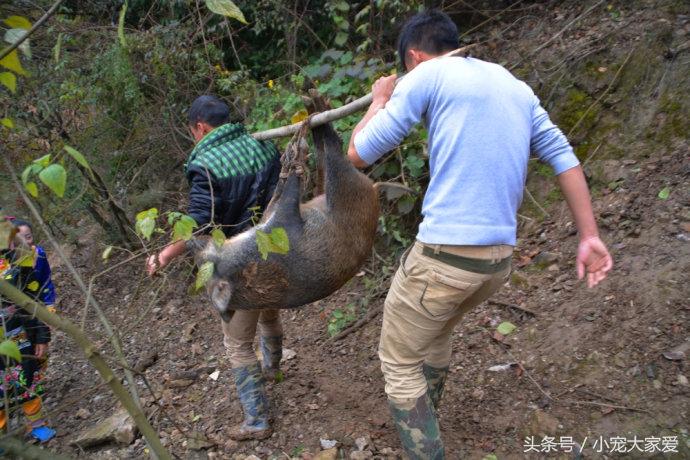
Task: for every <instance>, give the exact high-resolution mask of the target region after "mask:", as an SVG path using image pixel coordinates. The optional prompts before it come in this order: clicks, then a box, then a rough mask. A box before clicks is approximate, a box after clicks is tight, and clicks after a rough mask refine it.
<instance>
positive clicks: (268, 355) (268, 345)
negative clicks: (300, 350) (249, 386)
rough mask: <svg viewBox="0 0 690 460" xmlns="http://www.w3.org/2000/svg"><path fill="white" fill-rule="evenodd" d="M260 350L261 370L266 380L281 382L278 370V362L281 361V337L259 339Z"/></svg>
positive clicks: (262, 337) (281, 377)
mask: <svg viewBox="0 0 690 460" xmlns="http://www.w3.org/2000/svg"><path fill="white" fill-rule="evenodd" d="M259 349H260V350H261V356H262V359H261V370H262V372H263V374H264V377H266V380H269V381H271V382H281V381H282V380H283V373H282V372H281V370H280V360H281V359H283V336H282V335H277V336H274V337H265V336H263V335H262V336H261V337H259Z"/></svg>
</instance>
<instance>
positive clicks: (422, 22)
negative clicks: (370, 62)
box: [398, 10, 460, 70]
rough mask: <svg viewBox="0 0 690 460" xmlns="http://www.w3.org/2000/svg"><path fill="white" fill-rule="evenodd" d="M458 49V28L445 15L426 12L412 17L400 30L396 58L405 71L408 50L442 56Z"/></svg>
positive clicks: (435, 11) (432, 11) (434, 11)
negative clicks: (412, 49)
mask: <svg viewBox="0 0 690 460" xmlns="http://www.w3.org/2000/svg"><path fill="white" fill-rule="evenodd" d="M459 47H460V39H459V38H458V28H457V26H456V25H455V23H454V22H453V20H452V19H451V18H450V17H448V15H447V14H446V13H443V12H441V11H438V10H427V11H423V12H421V13H418V14H416V15H414V16H412V17H411V18H410V19H408V20H407V22H406V23H405V24H404V25H403V26H402V29H400V35H399V36H398V57H399V58H400V63H401V66H402V69H403V70H404V69H405V57H406V55H407V51H408V50H410V48H414V49H417V50H420V51H424V52H426V53H429V54H442V53H444V52H447V51H453V50H454V49H457V48H459Z"/></svg>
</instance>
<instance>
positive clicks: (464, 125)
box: [348, 10, 613, 459]
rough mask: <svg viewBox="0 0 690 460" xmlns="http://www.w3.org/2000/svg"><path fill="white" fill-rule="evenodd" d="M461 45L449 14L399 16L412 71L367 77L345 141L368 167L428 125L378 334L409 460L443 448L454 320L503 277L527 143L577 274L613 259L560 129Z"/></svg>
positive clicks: (591, 275)
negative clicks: (414, 212) (542, 167)
mask: <svg viewBox="0 0 690 460" xmlns="http://www.w3.org/2000/svg"><path fill="white" fill-rule="evenodd" d="M459 46H460V44H459V40H458V30H457V27H456V26H455V24H454V23H453V21H452V20H451V19H450V18H449V17H448V16H447V15H446V14H444V13H441V12H439V11H433V10H432V11H425V12H422V13H419V14H417V15H415V16H414V17H412V18H411V19H410V20H409V21H408V22H406V23H405V25H404V26H403V27H402V29H401V32H400V35H399V37H398V58H399V59H400V61H401V64H402V67H403V68H404V69H405V70H406V71H407V73H406V74H405V76H404V77H403V78H402V79H400V81H399V82H398V83H397V84H396V79H397V77H396V76H395V75H392V76H389V77H383V78H381V79H379V80H377V81H376V83H374V86H373V88H372V103H371V105H370V107H369V109H368V111H367V113H366V114H365V115H364V117H363V118H362V120H361V121H360V122H359V123H358V125H357V126H356V127H355V129H354V132H353V135H352V137H351V141H350V147H349V150H348V156H349V158H350V160H351V161H352V163H353V164H354V165H355V166H357V167H365V166H367V165H370V164H372V163H374V162H375V161H376V160H378V159H379V158H381V157H382V156H383V155H384V154H385V153H386V152H387V151H390V150H392V149H393V148H395V147H397V146H398V145H399V143H400V142H401V141H402V139H403V138H404V137H405V136H406V135H407V133H408V132H409V131H410V129H411V128H412V127H413V126H414V125H416V124H418V123H420V122H422V121H423V123H424V125H425V126H426V128H427V130H428V133H429V136H428V138H429V169H430V178H429V186H428V188H427V191H426V194H425V196H424V202H423V204H422V215H423V220H422V222H421V224H420V226H419V232H418V234H417V241H416V242H415V243H414V244H413V245H412V247H410V248H409V249H408V250H407V252H406V253H405V254H404V255H403V257H402V259H401V261H400V267H399V268H398V271H397V272H396V274H395V277H394V278H393V282H392V284H391V287H390V290H389V291H388V296H387V297H386V301H385V303H384V310H383V325H382V327H381V339H380V342H379V358H380V359H381V370H382V372H383V376H384V380H385V382H386V385H385V391H386V394H387V396H388V402H389V406H390V411H391V415H392V417H393V420H394V421H395V425H396V427H397V429H398V433H399V436H400V440H401V443H402V446H403V448H404V450H405V452H406V454H407V455H408V457H409V458H411V459H442V458H444V456H445V451H444V447H443V442H442V440H441V436H440V430H439V424H438V419H437V415H436V411H437V409H438V407H439V404H440V400H441V396H442V394H443V387H444V383H445V381H446V378H447V376H448V367H449V364H450V359H451V338H452V333H453V329H454V327H455V326H456V325H457V324H458V322H459V321H460V320H461V319H462V317H463V315H464V314H465V313H466V312H468V311H470V310H471V309H472V308H474V307H475V306H477V305H479V304H480V303H482V302H483V301H485V300H486V299H488V298H489V297H490V296H491V295H492V294H493V293H494V292H496V291H497V290H498V289H499V288H500V287H501V285H503V284H504V283H505V281H506V280H507V279H508V276H509V274H510V266H511V256H512V253H513V248H514V246H515V244H516V229H517V210H518V207H519V206H520V202H521V200H522V193H523V189H524V186H525V179H526V176H527V164H528V160H529V156H530V151H533V152H535V153H536V154H537V156H538V157H539V159H540V160H542V161H545V162H547V163H549V165H550V166H551V167H552V168H553V170H554V172H555V174H556V175H557V176H558V182H559V185H560V187H561V190H562V191H563V195H564V196H565V199H566V201H567V203H568V205H569V207H570V210H571V212H572V214H573V216H574V221H575V225H576V227H577V230H578V233H579V239H580V242H579V247H578V253H577V258H576V265H577V272H578V277H579V278H583V277H584V276H585V275H586V276H587V281H588V285H589V287H593V286H594V285H596V284H597V283H599V282H600V281H602V280H603V279H604V278H606V276H607V272H608V271H609V270H610V269H611V267H612V265H613V261H612V258H611V256H610V254H609V252H608V250H607V249H606V245H605V244H604V243H603V242H602V241H601V239H600V238H599V232H598V230H597V225H596V221H595V219H594V215H593V212H592V205H591V201H590V196H589V191H588V189H587V183H586V182H585V178H584V175H583V173H582V168H581V167H580V164H579V161H578V159H577V157H576V156H575V154H574V153H573V149H572V147H571V146H570V144H569V143H568V140H567V139H566V137H565V136H564V135H563V133H562V132H561V131H560V130H559V129H558V127H556V126H555V125H554V124H553V123H552V122H551V120H550V119H549V116H548V114H547V113H546V111H545V110H544V108H543V107H542V106H541V104H540V102H539V99H538V98H537V96H536V95H535V94H534V93H533V92H532V90H531V89H530V88H529V86H527V85H526V84H525V83H524V82H521V81H520V80H518V79H516V78H515V77H514V76H513V75H511V74H510V72H508V71H507V70H506V69H505V68H503V67H501V66H499V65H497V64H493V63H489V62H484V61H481V60H479V59H474V58H466V57H461V56H452V51H454V50H456V49H457V48H458V47H459Z"/></svg>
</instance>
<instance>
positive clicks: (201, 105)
mask: <svg viewBox="0 0 690 460" xmlns="http://www.w3.org/2000/svg"><path fill="white" fill-rule="evenodd" d="M229 120H230V107H228V105H227V104H226V103H225V102H223V101H221V100H220V99H218V98H217V97H215V96H210V95H204V96H199V97H197V98H196V100H195V101H194V102H193V103H192V106H191V107H190V108H189V114H188V115H187V121H188V123H189V125H190V126H193V125H195V124H196V123H198V122H204V123H208V124H209V125H211V126H213V127H214V128H215V127H217V126H220V125H224V124H225V123H227V122H228V121H229Z"/></svg>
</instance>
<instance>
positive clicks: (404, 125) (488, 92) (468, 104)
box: [354, 57, 579, 246]
mask: <svg viewBox="0 0 690 460" xmlns="http://www.w3.org/2000/svg"><path fill="white" fill-rule="evenodd" d="M422 119H423V120H424V124H425V125H426V127H427V129H428V132H429V167H430V181H429V186H428V188H427V191H426V195H425V196H424V202H423V205H422V215H423V220H422V223H421V224H420V226H419V233H418V235H417V239H418V240H420V241H422V242H423V243H428V244H451V245H494V244H508V245H512V246H514V245H515V241H516V228H517V211H518V208H519V206H520V202H521V201H522V191H523V188H524V185H525V179H526V176H527V162H528V159H529V155H530V150H533V151H534V152H535V153H536V154H537V156H538V157H539V158H540V159H541V160H542V161H545V162H548V163H549V164H550V165H551V167H552V168H553V169H554V172H555V173H556V174H560V173H562V172H564V171H566V170H568V169H570V168H573V167H575V166H577V165H578V164H579V162H578V159H577V157H576V156H575V154H574V153H573V149H572V147H571V146H570V144H569V143H568V140H567V139H566V137H565V136H564V135H563V133H562V132H561V131H560V130H559V129H558V127H556V126H555V125H554V124H553V123H552V122H551V120H550V119H549V116H548V114H547V113H546V111H545V110H544V109H543V108H542V106H541V104H540V102H539V99H538V98H537V97H536V96H535V95H534V92H533V91H532V90H531V89H530V87H529V86H527V85H526V84H525V83H523V82H522V81H520V80H518V79H516V78H515V77H513V76H512V75H511V74H510V72H508V71H507V70H506V69H504V68H503V67H501V66H499V65H497V64H492V63H488V62H484V61H481V60H479V59H473V58H461V57H440V58H436V59H432V60H430V61H426V62H423V63H421V64H420V65H418V66H417V67H415V69H414V70H412V71H411V72H409V73H408V74H407V75H405V77H404V78H403V79H402V80H400V81H399V82H398V84H397V85H396V87H395V90H394V91H393V95H392V96H391V98H390V100H389V101H388V103H387V104H386V106H385V107H384V108H383V109H381V110H379V111H378V112H377V113H376V115H375V116H374V117H373V118H372V119H371V120H369V122H368V123H367V125H366V126H365V127H364V129H363V130H362V131H360V132H359V133H358V134H357V135H356V136H355V140H354V145H355V148H356V150H357V153H358V154H359V157H360V158H361V159H362V160H364V161H365V162H366V163H368V164H371V163H373V162H374V161H376V160H377V159H378V158H380V157H381V156H382V155H383V154H384V153H386V152H388V151H390V150H391V149H393V148H395V147H396V146H397V145H398V144H399V143H400V142H401V141H402V139H403V138H404V137H405V136H406V135H407V134H408V133H409V131H410V129H411V128H412V127H413V126H414V125H415V124H417V123H419V122H420V120H422Z"/></svg>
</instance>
